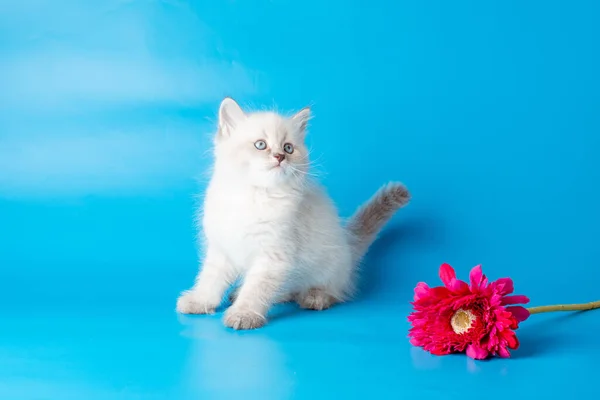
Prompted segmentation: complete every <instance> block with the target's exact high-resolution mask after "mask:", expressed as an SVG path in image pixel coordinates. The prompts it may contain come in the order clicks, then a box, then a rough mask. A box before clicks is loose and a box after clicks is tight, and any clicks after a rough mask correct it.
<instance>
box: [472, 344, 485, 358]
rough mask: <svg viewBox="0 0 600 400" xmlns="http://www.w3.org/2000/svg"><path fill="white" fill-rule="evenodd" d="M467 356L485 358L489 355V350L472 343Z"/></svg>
mask: <svg viewBox="0 0 600 400" xmlns="http://www.w3.org/2000/svg"><path fill="white" fill-rule="evenodd" d="M467 356H469V357H471V358H474V359H475V360H483V359H485V358H486V357H487V356H488V351H487V350H486V349H484V348H481V347H479V346H477V345H476V344H470V345H469V346H468V347H467Z"/></svg>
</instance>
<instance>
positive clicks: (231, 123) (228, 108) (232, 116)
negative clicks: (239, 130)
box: [219, 97, 246, 136]
mask: <svg viewBox="0 0 600 400" xmlns="http://www.w3.org/2000/svg"><path fill="white" fill-rule="evenodd" d="M245 118H246V114H244V111H243V110H242V109H241V107H240V106H239V105H238V103H236V102H235V100H233V99H232V98H231V97H226V98H225V99H223V101H222V102H221V106H220V107H219V134H220V135H222V136H229V135H231V132H232V131H233V130H234V129H235V127H236V126H237V125H238V124H239V123H240V122H241V121H243V120H244V119H245Z"/></svg>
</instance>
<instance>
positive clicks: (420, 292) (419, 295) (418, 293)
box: [415, 282, 430, 301]
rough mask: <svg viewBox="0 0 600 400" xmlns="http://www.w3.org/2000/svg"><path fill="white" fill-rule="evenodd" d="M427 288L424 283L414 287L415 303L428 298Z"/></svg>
mask: <svg viewBox="0 0 600 400" xmlns="http://www.w3.org/2000/svg"><path fill="white" fill-rule="evenodd" d="M429 296H430V294H429V286H427V284H426V283H425V282H419V283H417V286H416V287H415V301H419V300H421V299H424V298H427V297H429Z"/></svg>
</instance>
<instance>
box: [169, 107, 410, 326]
mask: <svg viewBox="0 0 600 400" xmlns="http://www.w3.org/2000/svg"><path fill="white" fill-rule="evenodd" d="M309 116H310V110H309V109H308V108H305V109H303V110H301V111H300V112H298V113H297V114H296V115H294V116H293V117H291V118H284V117H282V116H280V115H278V114H276V113H271V112H262V113H249V114H246V113H244V112H243V111H242V109H241V108H240V107H239V106H238V104H237V103H236V102H235V101H234V100H232V99H230V98H226V99H225V100H223V102H222V103H221V107H220V109H219V129H218V133H217V135H216V138H215V149H214V153H215V164H214V171H213V175H212V179H211V181H210V184H209V186H208V189H207V192H206V197H205V201H204V210H203V214H202V218H201V225H202V227H203V231H204V239H205V243H204V244H205V246H206V252H205V257H204V260H203V265H202V268H201V270H200V272H199V273H198V276H197V277H196V282H195V284H194V286H193V287H192V288H191V289H190V290H187V291H184V292H183V293H182V294H181V296H180V297H179V299H178V301H177V310H178V311H179V312H181V313H184V314H208V313H213V312H214V311H215V309H216V308H217V307H218V306H219V305H220V304H221V302H222V300H223V295H224V293H225V292H226V290H227V289H229V287H230V286H231V285H232V284H234V283H235V282H236V281H237V280H238V279H241V281H242V284H241V286H240V287H239V288H238V289H237V290H236V292H235V295H234V296H233V301H234V302H233V305H232V306H231V307H230V308H229V309H227V311H226V312H225V319H224V322H225V325H226V326H228V327H231V328H234V329H252V328H258V327H260V326H262V325H264V324H265V322H266V315H267V312H268V311H269V308H270V307H271V305H272V304H273V303H275V302H279V301H290V300H292V301H296V302H297V303H298V304H299V305H300V306H301V307H303V308H307V309H313V310H323V309H326V308H328V307H330V306H331V305H332V304H334V303H336V302H342V301H345V300H348V299H349V298H350V297H351V296H352V294H353V293H354V290H355V284H356V272H357V267H358V264H359V262H360V260H361V258H362V257H363V255H364V253H365V252H366V251H367V248H368V247H369V245H370V244H371V243H372V242H373V240H375V237H376V235H377V233H378V232H379V230H380V229H381V228H382V227H383V225H384V224H385V223H386V222H387V221H388V220H389V219H390V218H391V217H392V215H393V214H394V212H395V211H396V210H398V209H399V208H400V207H402V206H404V205H405V204H406V203H408V201H409V198H410V195H409V193H408V191H407V190H406V188H405V187H404V186H403V185H401V184H399V183H392V184H388V185H387V186H385V187H383V188H382V189H381V190H380V191H379V192H377V193H376V194H375V196H374V197H373V198H372V199H371V200H369V202H367V203H366V204H365V205H364V206H363V207H361V208H360V209H359V210H358V211H357V212H356V214H355V215H354V216H353V217H352V218H351V219H350V220H349V222H348V223H347V224H346V225H345V226H344V225H342V224H341V222H340V219H339V217H338V214H337V210H336V208H335V206H334V205H333V203H332V202H331V200H330V199H329V197H328V196H327V195H326V193H325V192H324V191H323V190H322V189H321V187H319V186H318V185H317V184H316V183H315V182H313V181H312V180H311V179H310V174H309V171H308V170H309V158H308V156H309V154H308V150H307V149H306V146H305V144H304V137H305V133H306V124H307V122H308V119H309ZM258 140H264V141H265V142H266V145H267V146H266V149H264V150H258V149H257V148H256V147H255V143H256V142H257V141H258ZM286 143H289V144H292V145H293V147H294V149H293V152H292V154H286V152H285V151H284V145H285V144H286ZM259 147H260V146H259ZM288 150H289V147H288ZM277 154H279V155H285V159H284V160H283V161H282V162H281V165H278V164H279V162H278V160H277V159H276V158H275V155H277Z"/></svg>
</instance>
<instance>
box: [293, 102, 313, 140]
mask: <svg viewBox="0 0 600 400" xmlns="http://www.w3.org/2000/svg"><path fill="white" fill-rule="evenodd" d="M308 120H310V107H304V108H303V109H302V110H300V111H298V112H297V113H296V114H295V115H294V116H293V117H292V121H294V122H295V123H296V124H298V129H299V130H300V132H302V134H303V135H304V134H305V133H306V125H308Z"/></svg>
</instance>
